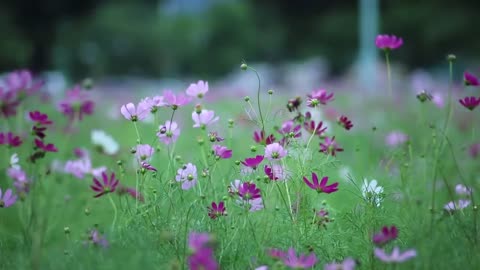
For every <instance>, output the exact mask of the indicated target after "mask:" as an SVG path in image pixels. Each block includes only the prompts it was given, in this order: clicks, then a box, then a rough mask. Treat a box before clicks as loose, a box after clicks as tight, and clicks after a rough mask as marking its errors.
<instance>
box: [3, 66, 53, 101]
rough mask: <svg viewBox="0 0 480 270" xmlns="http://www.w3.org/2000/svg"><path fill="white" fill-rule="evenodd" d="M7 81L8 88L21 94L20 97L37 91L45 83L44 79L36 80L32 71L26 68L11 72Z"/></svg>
mask: <svg viewBox="0 0 480 270" xmlns="http://www.w3.org/2000/svg"><path fill="white" fill-rule="evenodd" d="M5 83H6V87H7V88H8V90H9V91H11V92H14V93H15V94H16V95H19V96H20V98H22V96H24V95H31V94H33V93H35V92H37V91H38V90H39V89H40V88H41V87H42V86H43V84H44V83H43V81H34V79H33V76H32V73H31V72H30V71H29V70H26V69H24V70H15V71H12V72H10V73H9V74H8V75H7V77H6V79H5Z"/></svg>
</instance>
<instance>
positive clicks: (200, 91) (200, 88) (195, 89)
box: [186, 81, 208, 98]
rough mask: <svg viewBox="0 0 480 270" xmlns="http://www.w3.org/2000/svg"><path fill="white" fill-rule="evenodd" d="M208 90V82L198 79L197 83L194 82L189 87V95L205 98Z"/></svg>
mask: <svg viewBox="0 0 480 270" xmlns="http://www.w3.org/2000/svg"><path fill="white" fill-rule="evenodd" d="M207 92H208V82H204V81H198V82H197V83H196V84H195V83H192V84H190V86H189V87H188V88H187V91H186V93H187V95H188V96H191V97H198V98H203V96H205V94H206V93H207Z"/></svg>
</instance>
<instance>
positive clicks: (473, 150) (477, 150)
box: [468, 143, 480, 158]
mask: <svg viewBox="0 0 480 270" xmlns="http://www.w3.org/2000/svg"><path fill="white" fill-rule="evenodd" d="M468 153H469V154H470V156H471V157H472V158H476V157H478V154H480V143H474V144H472V145H470V147H469V149H468Z"/></svg>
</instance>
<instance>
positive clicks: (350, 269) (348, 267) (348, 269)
mask: <svg viewBox="0 0 480 270" xmlns="http://www.w3.org/2000/svg"><path fill="white" fill-rule="evenodd" d="M355 266H356V262H355V260H354V259H352V258H346V259H345V260H343V262H341V263H336V262H333V263H329V264H326V265H325V266H324V268H323V269H324V270H354V269H355Z"/></svg>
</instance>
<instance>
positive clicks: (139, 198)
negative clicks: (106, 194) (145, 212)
mask: <svg viewBox="0 0 480 270" xmlns="http://www.w3.org/2000/svg"><path fill="white" fill-rule="evenodd" d="M118 194H119V195H124V194H128V195H130V196H131V197H132V198H134V199H135V200H137V201H139V202H145V198H144V197H143V195H142V194H141V193H140V192H138V191H137V190H136V189H135V188H132V187H124V186H120V187H119V188H118Z"/></svg>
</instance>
